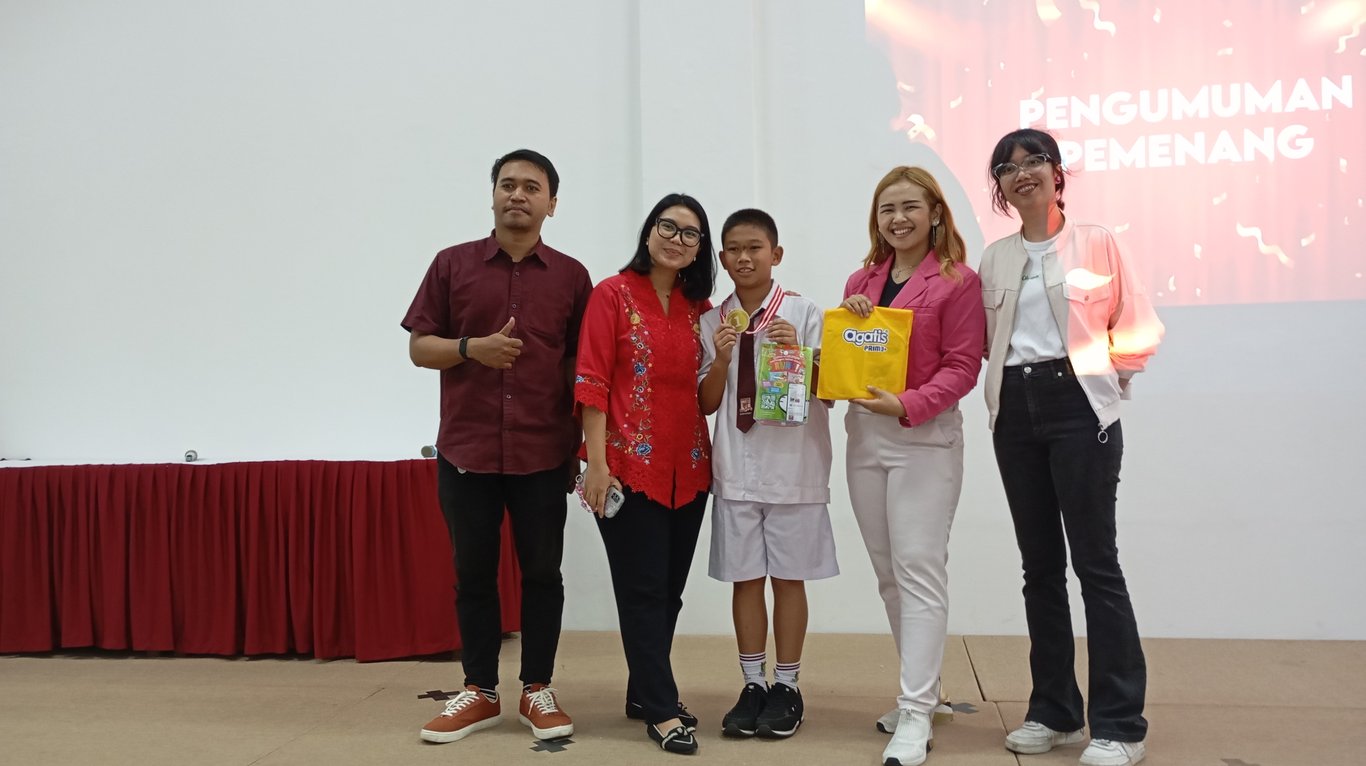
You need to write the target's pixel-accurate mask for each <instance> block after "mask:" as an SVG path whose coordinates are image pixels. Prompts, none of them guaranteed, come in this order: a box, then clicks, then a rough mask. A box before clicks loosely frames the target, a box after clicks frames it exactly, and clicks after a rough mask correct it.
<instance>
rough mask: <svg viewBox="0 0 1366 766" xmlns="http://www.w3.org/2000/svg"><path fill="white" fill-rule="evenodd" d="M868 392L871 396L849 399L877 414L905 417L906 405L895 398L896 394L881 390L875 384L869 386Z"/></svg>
mask: <svg viewBox="0 0 1366 766" xmlns="http://www.w3.org/2000/svg"><path fill="white" fill-rule="evenodd" d="M868 393H870V394H872V396H871V397H869V398H867V399H850V400H849V401H851V402H853V403H854V404H857V405H859V406H860V407H862V408H864V409H865V410H868V411H869V412H876V413H877V414H879V415H891V416H892V417H894V418H904V417H906V405H904V404H902V403H901V400H900V399H898V398H896V394H893V393H891V392H890V391H883V390H882V389H880V388H878V387H877V386H869V387H868Z"/></svg>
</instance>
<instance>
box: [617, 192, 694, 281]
mask: <svg viewBox="0 0 1366 766" xmlns="http://www.w3.org/2000/svg"><path fill="white" fill-rule="evenodd" d="M675 205H682V206H683V207H686V208H687V209H689V210H691V211H692V212H693V214H694V215H696V216H697V222H698V224H699V226H700V228H701V229H702V239H701V241H699V242H698V243H697V258H695V259H694V260H693V262H692V263H691V264H689V265H688V266H687V267H686V268H684V269H683V270H682V271H679V272H678V276H679V277H681V278H682V280H683V297H684V298H687V299H688V300H690V301H701V300H706V299H707V298H710V297H711V294H712V293H713V292H715V291H716V248H715V246H714V245H713V244H712V239H711V224H710V223H708V222H707V211H706V210H703V209H702V203H700V202H698V201H697V200H696V199H693V198H692V197H689V196H688V195H686V194H666V195H664V198H663V199H661V200H660V201H659V202H657V203H655V206H654V207H653V208H652V209H651V210H650V214H649V215H647V216H645V223H644V224H643V225H642V226H641V227H640V237H639V238H638V239H637V240H636V252H635V255H632V256H631V261H630V263H627V264H626V265H625V266H623V267H622V269H621V270H622V271H626V270H627V269H630V270H631V271H634V272H636V273H637V274H649V273H650V268H651V267H652V266H653V265H654V264H653V262H652V261H651V260H650V232H651V231H653V230H654V228H655V223H656V222H657V221H658V220H659V216H660V215H662V214H663V213H664V211H665V210H668V209H669V208H671V207H673V206H675Z"/></svg>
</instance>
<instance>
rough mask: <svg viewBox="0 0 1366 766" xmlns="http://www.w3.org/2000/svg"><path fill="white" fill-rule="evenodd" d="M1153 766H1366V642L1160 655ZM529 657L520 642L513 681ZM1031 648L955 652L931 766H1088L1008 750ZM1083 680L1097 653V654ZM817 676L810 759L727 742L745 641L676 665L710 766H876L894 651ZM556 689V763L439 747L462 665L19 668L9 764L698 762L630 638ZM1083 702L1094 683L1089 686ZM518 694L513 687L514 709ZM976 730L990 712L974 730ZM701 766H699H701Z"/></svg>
mask: <svg viewBox="0 0 1366 766" xmlns="http://www.w3.org/2000/svg"><path fill="white" fill-rule="evenodd" d="M1145 646H1146V648H1147V656H1148V667H1149V689H1148V709H1147V716H1148V720H1149V721H1150V724H1151V731H1150V735H1149V738H1148V747H1149V757H1148V759H1147V761H1146V762H1145V763H1147V764H1151V766H1162V765H1163V764H1179V765H1180V766H1202V765H1204V764H1208V766H1254V765H1255V766H1290V765H1292V764H1306V765H1309V764H1313V765H1314V766H1324V765H1325V764H1327V765H1332V764H1344V765H1345V764H1362V763H1366V642H1281V641H1196V640H1151V641H1147V642H1146V644H1145ZM518 651H519V645H518V642H517V640H516V639H513V640H509V641H507V642H504V646H503V662H504V665H503V667H504V675H505V677H506V678H508V679H513V678H515V676H516V672H517V662H516V660H517V656H518ZM1027 652H1028V647H1027V642H1026V641H1025V640H1024V639H1023V638H1017V637H989V636H966V637H958V636H954V637H951V639H950V641H949V646H948V650H947V652H946V655H945V664H944V682H945V685H946V688H947V690H948V692H949V693H950V695H951V697H952V699H953V701H954V702H955V703H957V704H959V705H960V706H963V705H970V706H971V707H970V708H961V709H960V712H959V713H958V714H957V715H956V717H955V720H954V721H953V722H952V723H950V724H946V725H943V726H940V727H937V729H936V732H935V745H936V746H935V749H934V750H933V752H932V753H931V754H930V759H929V761H928V763H929V764H932V765H935V766H954V765H962V766H967V765H969V764H970V765H972V766H977V765H979V764H980V765H981V766H992V765H993V764H1003V765H1005V764H1017V763H1018V764H1025V765H1026V766H1047V765H1052V764H1075V763H1076V760H1077V757H1078V756H1079V755H1080V752H1081V747H1080V746H1073V747H1067V748H1061V749H1059V750H1057V751H1054V752H1053V753H1050V754H1048V755H1040V756H1015V755H1013V754H1011V753H1008V752H1006V751H1005V750H1004V749H1003V748H1002V747H1001V739H1002V737H1003V735H1004V733H1005V731H1006V730H1007V729H1008V728H1010V727H1013V726H1016V725H1018V724H1019V723H1020V722H1021V720H1022V719H1023V716H1024V711H1025V705H1024V700H1025V699H1026V698H1027V696H1028V690H1029V676H1028V670H1027V659H1026V658H1027ZM1078 654H1079V661H1080V662H1079V664H1081V665H1082V667H1083V668H1084V657H1085V647H1084V642H1080V647H1079V652H1078ZM805 655H806V656H805V657H804V658H803V670H802V689H803V693H804V696H805V699H806V715H807V719H806V723H805V725H803V726H802V729H801V731H800V732H799V733H798V734H797V735H796V736H795V737H794V738H793V739H791V740H788V741H780V742H767V741H758V740H741V741H736V740H728V739H724V738H722V737H721V736H719V734H718V733H717V730H718V728H719V722H720V718H721V716H722V714H723V713H724V712H725V711H726V709H728V708H729V706H730V705H731V703H732V702H733V701H734V696H735V695H736V694H737V693H738V691H739V683H738V680H737V675H738V670H737V667H736V661H735V657H734V643H733V640H732V639H731V638H730V637H726V636H716V637H682V638H680V639H679V640H678V643H677V646H676V649H675V652H674V662H675V667H676V668H677V669H678V675H679V679H680V686H681V690H682V692H683V696H684V700H685V701H686V702H687V703H688V705H689V707H690V708H691V709H692V710H693V712H695V713H696V714H698V715H699V716H700V717H701V718H702V730H701V735H702V748H701V752H700V754H699V755H698V756H697V758H696V761H697V762H703V761H705V762H711V763H726V764H763V763H771V764H808V763H810V764H844V763H852V764H870V765H872V764H876V763H877V762H878V757H879V755H880V753H881V751H882V747H883V746H884V744H885V742H886V739H887V737H886V735H882V734H879V733H877V732H876V731H875V730H874V728H873V721H874V720H875V719H876V718H877V716H879V715H880V714H882V713H883V712H884V711H886V710H887V709H888V708H889V707H890V706H891V704H892V698H893V696H894V693H895V678H894V673H895V658H894V656H893V653H892V648H891V640H890V638H887V637H885V636H865V635H813V636H811V637H810V639H809V641H808V644H807V650H806V652H805ZM559 656H560V663H561V665H560V669H559V670H558V671H557V676H556V686H557V687H558V688H559V689H560V690H561V701H562V703H563V705H564V707H565V709H566V710H567V711H569V712H570V713H571V714H572V715H573V716H574V718H575V722H576V725H577V727H578V732H579V733H578V734H577V735H575V736H574V737H573V739H572V742H570V743H568V744H567V745H565V746H563V748H562V749H561V748H554V749H552V750H551V751H543V750H541V751H538V750H537V749H536V747H537V743H536V742H535V740H533V739H532V737H531V735H530V732H529V730H527V729H526V728H524V727H522V726H521V725H519V724H518V723H517V721H516V715H515V708H514V709H513V715H511V716H507V715H506V714H505V720H504V722H503V724H502V725H501V726H500V727H498V728H496V729H493V730H491V731H486V732H481V733H479V734H477V735H475V736H473V737H471V738H470V739H467V740H465V741H463V742H458V743H453V744H449V745H429V744H426V743H423V742H420V741H419V740H418V738H417V730H418V728H420V727H421V725H422V724H423V723H425V722H426V721H427V720H428V719H429V718H430V717H432V716H433V715H435V714H436V713H437V712H439V711H440V709H441V703H439V702H435V701H433V700H430V699H420V698H419V697H418V695H420V694H423V693H424V692H426V691H428V690H433V689H440V690H451V689H454V688H458V684H459V681H460V678H461V673H460V666H459V664H458V663H455V662H452V661H450V660H440V661H432V660H429V661H405V662H382V663H370V664H357V663H355V662H351V661H334V662H319V661H314V660H305V659H254V660H251V659H238V660H224V659H209V658H185V657H143V656H127V655H109V654H94V653H83V654H59V655H41V656H31V655H25V656H0V764H16V765H21V766H29V765H30V764H32V765H34V766H38V765H40V764H149V765H150V764H176V765H177V766H179V765H181V764H234V765H241V766H245V765H246V764H260V766H283V765H284V764H329V765H334V764H335V765H340V764H397V763H403V764H424V763H430V764H453V763H480V764H514V763H540V764H546V763H551V764H556V766H570V765H571V764H575V763H579V764H595V765H598V764H636V763H660V764H663V763H678V762H680V761H679V760H678V756H671V755H667V754H664V753H661V752H659V750H658V749H657V748H656V747H655V746H654V744H652V743H651V742H650V741H649V740H648V739H646V737H645V734H644V731H643V729H642V726H641V725H640V724H638V723H636V722H633V721H628V720H626V718H625V717H623V715H622V694H623V692H622V688H623V684H624V680H625V665H624V663H623V661H622V657H621V646H620V643H619V640H618V638H617V637H616V635H615V634H611V633H567V634H565V636H564V638H563V641H562V644H561V650H560V655H559ZM1083 688H1085V686H1084V681H1083ZM513 689H515V687H514V686H513V685H512V684H511V683H508V684H506V686H505V689H504V691H505V693H508V692H510V691H512V690H513ZM970 711H975V712H970ZM685 762H692V761H685Z"/></svg>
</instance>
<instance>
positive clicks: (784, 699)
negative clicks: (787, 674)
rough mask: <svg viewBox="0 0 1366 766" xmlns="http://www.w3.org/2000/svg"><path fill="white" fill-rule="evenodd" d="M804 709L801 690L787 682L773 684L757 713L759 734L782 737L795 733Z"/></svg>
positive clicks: (775, 737)
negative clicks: (762, 706) (761, 710)
mask: <svg viewBox="0 0 1366 766" xmlns="http://www.w3.org/2000/svg"><path fill="white" fill-rule="evenodd" d="M805 710H806V708H805V706H804V705H803V704H802V693H801V691H799V690H797V689H793V688H792V687H791V686H788V685H787V684H773V686H772V687H771V688H770V689H769V690H768V701H767V702H766V703H764V711H763V712H762V713H760V714H759V726H758V729H759V736H761V737H770V738H774V739H782V738H783V737H790V736H792V735H793V734H796V733H797V727H798V726H801V725H802V715H803V713H805Z"/></svg>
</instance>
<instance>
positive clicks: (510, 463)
mask: <svg viewBox="0 0 1366 766" xmlns="http://www.w3.org/2000/svg"><path fill="white" fill-rule="evenodd" d="M492 178H493V220H494V229H493V233H492V235H491V236H489V237H487V238H486V239H480V240H475V241H473V242H466V243H464V244H462V245H456V246H454V247H448V248H446V249H445V250H442V251H441V252H439V253H437V254H436V259H435V260H434V261H432V265H431V267H430V268H429V269H428V270H427V276H426V277H425V278H424V279H423V280H422V286H421V287H420V288H418V291H417V297H416V298H414V299H413V304H412V306H411V307H410V308H409V309H408V314H407V316H406V317H404V319H403V328H404V329H405V330H407V331H408V333H409V341H408V355H409V356H410V357H412V360H413V364H416V365H417V366H419V367H427V368H430V369H433V370H440V371H441V429H440V431H439V434H438V436H437V442H436V444H437V451H438V456H437V471H438V493H439V495H440V500H441V510H442V513H443V515H444V516H445V517H446V527H447V529H449V530H450V535H451V545H452V547H453V548H454V550H455V573H456V588H455V590H456V597H455V605H456V613H457V615H458V616H459V618H460V638H461V641H462V643H463V647H464V648H463V653H462V657H463V660H464V669H465V690H464V691H462V692H461V693H460V694H459V695H457V696H456V697H455V698H454V699H452V700H450V701H449V702H447V703H446V709H445V711H444V712H443V713H442V714H441V715H439V716H437V717H436V718H435V719H433V720H432V721H431V722H429V723H428V724H427V725H426V726H424V727H423V728H422V734H421V736H422V738H423V739H425V740H427V741H429V742H454V741H456V740H458V739H462V738H464V737H465V736H467V735H469V734H472V733H473V732H476V731H479V730H480V729H485V728H488V727H490V726H494V725H496V724H497V723H498V722H499V721H500V720H501V706H500V703H499V699H498V692H497V686H498V651H499V643H500V640H501V638H502V625H501V620H500V615H501V607H500V605H499V599H498V553H499V550H500V549H501V547H502V545H501V528H502V524H503V514H504V509H506V512H507V514H508V516H509V517H510V518H511V519H512V535H513V541H514V543H515V545H516V547H517V559H518V562H519V564H520V565H521V570H522V672H521V681H522V684H523V688H522V696H521V701H520V705H519V716H518V717H519V720H520V721H521V722H522V723H524V724H526V725H528V726H530V727H531V729H532V732H533V733H534V734H535V736H537V737H539V738H541V739H555V738H559V737H567V736H569V735H571V734H573V733H574V724H573V722H572V721H571V720H570V718H569V716H568V715H566V714H565V713H564V711H563V710H561V709H560V708H559V704H558V702H557V701H556V699H555V690H554V689H551V688H550V677H551V673H552V671H553V670H554V667H555V650H556V647H557V646H558V644H559V640H560V616H561V613H562V612H563V610H564V583H563V580H562V579H561V577H560V559H561V557H562V554H563V551H564V523H565V514H566V507H565V497H564V496H565V490H566V487H571V486H572V482H573V477H574V474H575V473H576V472H577V471H576V469H577V460H575V459H574V457H573V455H574V452H575V449H576V448H577V446H578V444H579V433H580V431H579V426H578V424H577V423H576V422H575V421H574V417H573V385H572V377H573V372H574V354H575V350H576V349H577V347H578V338H579V322H580V320H581V319H582V318H583V312H584V308H585V307H586V306H587V305H588V294H589V293H590V292H591V291H592V288H593V285H592V281H591V280H590V279H589V277H588V270H587V269H585V268H584V267H583V264H581V263H579V262H578V261H576V260H574V259H573V258H570V257H569V256H567V255H565V254H563V253H561V252H559V251H557V250H554V249H552V248H550V247H548V246H547V245H546V244H545V243H544V242H542V241H541V224H542V223H544V222H545V219H546V217H547V216H551V215H554V214H555V202H556V196H555V195H556V194H557V193H558V191H559V185H560V176H559V174H558V173H556V172H555V167H554V165H552V164H551V163H550V160H548V159H546V158H545V157H544V156H542V155H541V154H539V153H537V152H533V151H530V150H528V149H519V150H517V151H515V152H511V153H509V154H506V155H504V156H503V157H501V158H499V159H498V161H497V162H495V163H494V164H493V174H492Z"/></svg>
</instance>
